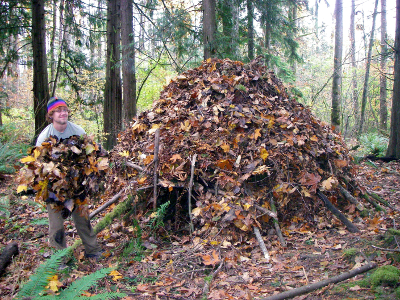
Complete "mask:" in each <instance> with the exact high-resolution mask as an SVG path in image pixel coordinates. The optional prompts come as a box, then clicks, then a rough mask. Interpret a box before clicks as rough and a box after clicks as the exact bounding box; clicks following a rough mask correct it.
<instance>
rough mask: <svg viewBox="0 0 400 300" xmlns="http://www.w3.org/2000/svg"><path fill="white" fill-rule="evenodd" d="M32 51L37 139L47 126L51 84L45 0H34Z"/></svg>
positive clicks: (35, 137)
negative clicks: (48, 71) (49, 83)
mask: <svg viewBox="0 0 400 300" xmlns="http://www.w3.org/2000/svg"><path fill="white" fill-rule="evenodd" d="M31 4H32V52H33V108H34V114H35V136H34V141H36V139H37V137H38V135H39V134H40V132H41V131H42V130H43V129H44V127H45V126H46V112H47V101H48V99H49V85H48V77H47V58H46V28H45V17H44V0H32V3H31Z"/></svg>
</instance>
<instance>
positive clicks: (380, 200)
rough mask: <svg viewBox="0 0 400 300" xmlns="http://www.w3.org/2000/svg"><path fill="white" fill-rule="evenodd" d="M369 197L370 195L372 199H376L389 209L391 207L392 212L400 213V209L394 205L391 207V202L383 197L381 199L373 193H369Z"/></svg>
mask: <svg viewBox="0 0 400 300" xmlns="http://www.w3.org/2000/svg"><path fill="white" fill-rule="evenodd" d="M367 193H368V195H370V196H371V197H372V198H374V199H375V200H377V201H378V202H380V203H382V204H383V205H386V206H387V207H389V208H390V209H391V210H394V211H397V212H400V209H398V208H396V207H394V206H393V205H391V204H390V203H389V202H387V201H386V200H385V199H382V198H381V197H379V196H378V195H377V194H375V193H372V192H367Z"/></svg>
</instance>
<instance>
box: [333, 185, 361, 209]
mask: <svg viewBox="0 0 400 300" xmlns="http://www.w3.org/2000/svg"><path fill="white" fill-rule="evenodd" d="M339 189H340V192H341V193H342V195H343V196H344V197H345V198H346V199H347V200H348V201H349V202H351V203H353V204H354V205H355V206H356V208H357V209H358V210H359V211H363V210H364V209H365V207H364V205H362V204H361V203H360V201H358V200H357V199H356V198H354V197H353V196H352V195H351V194H350V192H349V191H348V190H346V189H345V188H344V187H342V186H341V185H340V186H339Z"/></svg>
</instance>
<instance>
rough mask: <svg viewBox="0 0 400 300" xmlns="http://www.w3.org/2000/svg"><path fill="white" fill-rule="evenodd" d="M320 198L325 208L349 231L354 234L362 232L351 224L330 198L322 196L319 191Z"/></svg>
mask: <svg viewBox="0 0 400 300" xmlns="http://www.w3.org/2000/svg"><path fill="white" fill-rule="evenodd" d="M317 195H318V197H319V198H320V199H321V200H322V201H323V202H324V204H325V206H326V207H327V208H328V209H329V210H330V211H331V212H332V213H333V214H334V215H335V216H336V217H337V218H338V219H339V220H340V221H342V223H343V224H344V225H346V227H347V229H348V230H349V231H350V232H352V233H355V232H360V230H359V229H358V228H357V227H356V226H355V225H354V224H353V223H351V222H350V221H349V220H348V219H347V218H346V216H345V215H344V214H342V213H341V212H340V211H339V210H338V209H337V208H336V207H335V206H334V205H333V204H332V203H331V202H330V201H329V200H328V198H327V197H326V196H325V195H324V194H322V193H321V192H320V191H317Z"/></svg>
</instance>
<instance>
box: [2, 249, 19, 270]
mask: <svg viewBox="0 0 400 300" xmlns="http://www.w3.org/2000/svg"><path fill="white" fill-rule="evenodd" d="M17 254H18V244H17V242H11V243H9V244H8V245H7V246H5V247H4V250H3V252H2V253H1V255H0V277H1V276H2V275H3V274H4V273H5V270H6V268H7V266H8V265H9V264H10V263H11V260H12V258H13V257H14V256H15V255H17Z"/></svg>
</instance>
